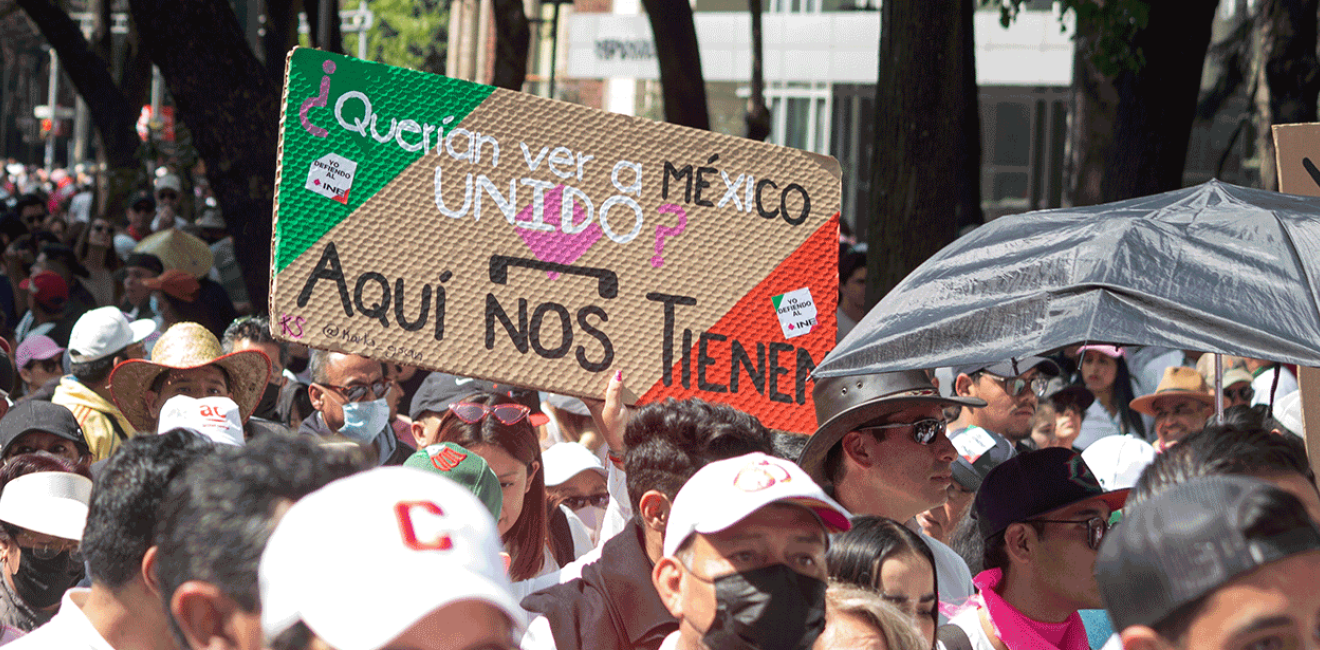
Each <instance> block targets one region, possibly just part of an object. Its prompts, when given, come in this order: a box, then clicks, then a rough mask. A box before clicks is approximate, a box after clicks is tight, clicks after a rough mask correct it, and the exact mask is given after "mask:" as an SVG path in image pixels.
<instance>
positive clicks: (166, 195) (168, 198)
mask: <svg viewBox="0 0 1320 650" xmlns="http://www.w3.org/2000/svg"><path fill="white" fill-rule="evenodd" d="M156 198H158V199H165V200H166V201H172V200H174V199H177V198H179V195H178V194H175V193H174V192H157V193H156Z"/></svg>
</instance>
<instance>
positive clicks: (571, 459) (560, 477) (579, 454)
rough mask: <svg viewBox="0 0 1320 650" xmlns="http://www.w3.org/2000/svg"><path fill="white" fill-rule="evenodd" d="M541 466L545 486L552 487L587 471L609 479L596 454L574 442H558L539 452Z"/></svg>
mask: <svg viewBox="0 0 1320 650" xmlns="http://www.w3.org/2000/svg"><path fill="white" fill-rule="evenodd" d="M541 466H542V467H544V468H545V486H546V487H554V486H556V485H559V484H561V483H563V482H564V481H567V480H568V479H571V478H573V477H574V476H577V475H578V474H580V473H582V472H585V471H587V470H589V469H593V470H596V471H597V472H599V473H600V475H601V477H603V478H609V474H608V473H606V471H605V466H604V465H602V464H600V459H599V458H597V457H596V454H593V453H591V450H590V449H587V448H586V447H584V446H583V445H581V444H579V443H576V442H560V443H556V444H554V445H551V446H550V448H549V449H547V450H545V451H543V452H541Z"/></svg>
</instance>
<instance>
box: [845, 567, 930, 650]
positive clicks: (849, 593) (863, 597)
mask: <svg viewBox="0 0 1320 650" xmlns="http://www.w3.org/2000/svg"><path fill="white" fill-rule="evenodd" d="M825 612H826V623H825V625H826V627H828V626H829V619H830V618H832V617H834V616H837V615H839V614H851V615H853V616H856V617H858V618H860V619H862V620H864V621H866V622H867V623H868V624H869V625H871V626H872V627H874V628H875V629H876V631H878V632H879V633H880V636H881V637H883V638H884V640H885V646H886V647H888V648H889V650H928V647H927V645H926V642H925V640H924V639H922V638H921V635H920V634H917V630H916V627H915V625H914V622H913V620H912V617H911V616H908V615H907V614H904V613H903V612H900V611H899V610H898V608H896V607H894V606H893V605H891V604H889V603H887V602H885V599H884V598H883V597H881V596H880V594H878V593H876V592H874V591H872V590H870V589H863V588H862V587H858V586H856V585H852V584H848V583H844V582H838V581H835V580H831V581H830V586H829V589H828V590H826V592H825Z"/></svg>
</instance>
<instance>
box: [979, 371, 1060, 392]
mask: <svg viewBox="0 0 1320 650" xmlns="http://www.w3.org/2000/svg"><path fill="white" fill-rule="evenodd" d="M987 376H988V377H990V378H991V379H993V380H995V381H996V382H998V384H999V385H1000V386H1001V387H1003V389H1004V392H1005V393H1008V395H1009V397H1017V396H1018V395H1021V394H1022V391H1024V390H1026V389H1027V387H1028V386H1030V387H1031V392H1032V393H1033V394H1035V395H1036V396H1037V397H1039V396H1040V395H1041V394H1042V393H1044V392H1045V387H1046V386H1048V385H1049V383H1050V380H1049V379H1046V378H1045V377H1042V376H1040V375H1036V376H1035V377H1032V378H1031V379H1023V378H1021V377H1013V378H1011V379H1010V378H1008V377H997V376H995V375H987Z"/></svg>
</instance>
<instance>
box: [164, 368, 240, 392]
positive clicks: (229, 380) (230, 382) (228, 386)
mask: <svg viewBox="0 0 1320 650" xmlns="http://www.w3.org/2000/svg"><path fill="white" fill-rule="evenodd" d="M209 365H210V367H212V368H215V369H216V370H219V371H220V376H222V377H224V378H225V390H232V389H233V388H234V379H233V377H230V376H229V371H228V370H225V367H224V366H222V365H220V364H218V363H212V364H209ZM197 367H198V368H200V367H202V366H197ZM194 369H195V368H162V369H161V371H160V372H158V373H156V377H155V378H154V379H152V380H151V384H150V385H149V387H150V389H151V392H153V393H159V392H160V391H161V389H163V388H165V382H166V381H167V380H168V379H169V378H170V372H171V371H172V370H194Z"/></svg>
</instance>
